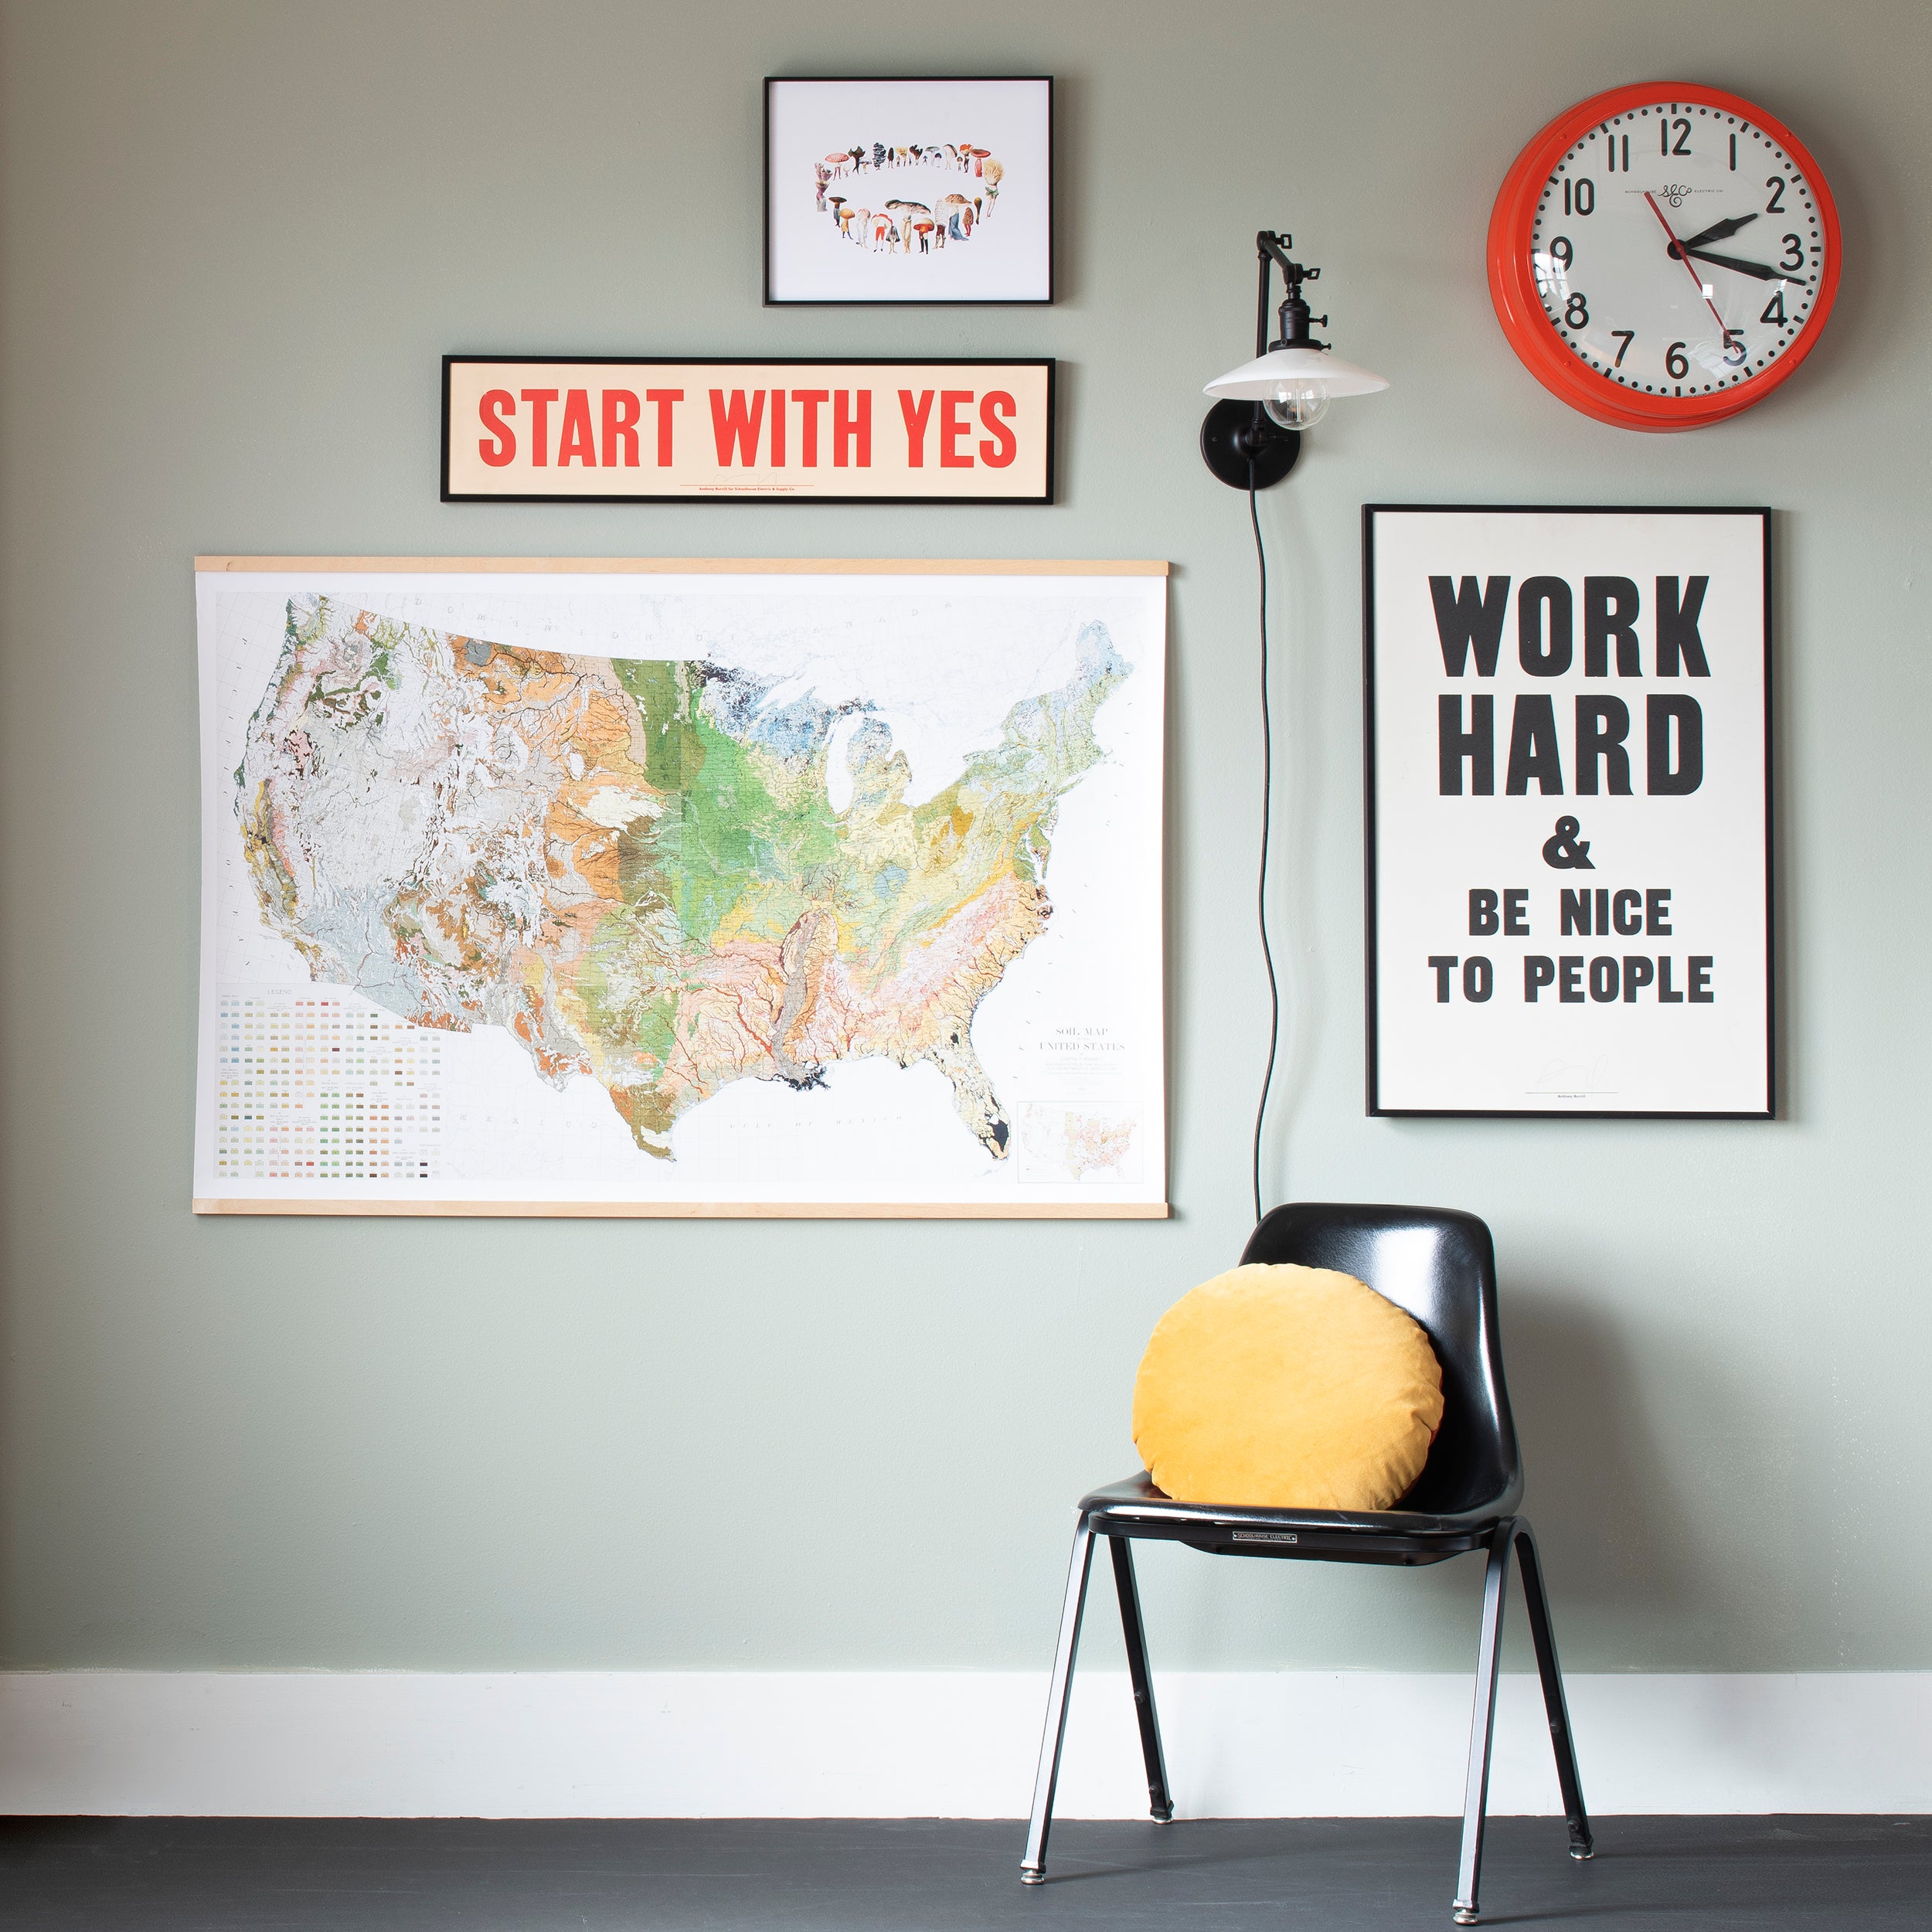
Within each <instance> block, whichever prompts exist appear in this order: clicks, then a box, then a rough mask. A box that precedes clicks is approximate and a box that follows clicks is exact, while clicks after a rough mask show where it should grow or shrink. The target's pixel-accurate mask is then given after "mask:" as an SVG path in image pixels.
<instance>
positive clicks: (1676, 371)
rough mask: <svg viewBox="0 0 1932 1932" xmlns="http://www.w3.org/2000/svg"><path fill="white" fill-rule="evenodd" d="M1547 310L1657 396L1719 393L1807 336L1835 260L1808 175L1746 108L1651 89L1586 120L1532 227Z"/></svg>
mask: <svg viewBox="0 0 1932 1932" xmlns="http://www.w3.org/2000/svg"><path fill="white" fill-rule="evenodd" d="M1530 237H1531V239H1530V249H1531V266H1532V269H1533V270H1534V272H1535V274H1536V291H1537V293H1538V294H1539V295H1540V296H1541V297H1542V298H1543V312H1544V313H1545V314H1546V315H1548V316H1549V319H1550V321H1551V322H1552V324H1553V325H1554V326H1555V328H1556V333H1557V336H1558V338H1559V339H1560V340H1561V341H1562V342H1563V343H1564V344H1565V345H1566V346H1567V347H1568V349H1570V352H1571V354H1573V355H1575V356H1577V358H1578V359H1580V361H1582V362H1584V363H1586V364H1587V365H1588V366H1590V368H1592V369H1596V370H1597V371H1598V372H1600V373H1601V374H1602V375H1604V376H1607V377H1608V378H1609V379H1611V381H1612V382H1614V383H1620V384H1621V385H1622V386H1623V387H1624V388H1625V389H1634V390H1635V391H1636V392H1637V393H1639V394H1640V395H1646V396H1687V397H1688V396H1711V395H1715V394H1716V393H1718V392H1719V391H1720V390H1723V389H1733V388H1736V387H1737V386H1740V385H1741V384H1743V383H1747V382H1749V381H1750V380H1751V379H1753V377H1756V376H1761V375H1763V374H1764V372H1765V371H1766V370H1767V369H1769V368H1770V366H1771V365H1772V363H1773V362H1775V361H1776V360H1777V358H1778V357H1779V356H1780V355H1783V354H1784V352H1786V351H1787V349H1790V348H1791V345H1793V344H1794V342H1796V341H1797V340H1798V336H1799V335H1800V333H1801V331H1802V330H1803V329H1804V325H1805V323H1806V322H1807V321H1808V320H1809V318H1810V317H1811V305H1812V304H1813V302H1814V301H1815V300H1816V298H1817V296H1818V287H1819V284H1820V278H1821V276H1822V275H1823V274H1824V270H1825V231H1824V229H1823V227H1822V226H1821V224H1820V222H1819V219H1818V203H1817V199H1816V196H1815V192H1814V190H1813V187H1812V184H1811V182H1809V181H1808V180H1806V179H1805V178H1804V175H1803V174H1802V173H1801V172H1800V171H1799V169H1798V165H1797V163H1796V162H1794V161H1793V159H1792V158H1791V155H1789V154H1787V152H1786V151H1785V150H1784V147H1783V146H1782V145H1781V144H1780V142H1779V141H1777V139H1776V138H1774V136H1772V135H1770V134H1766V133H1764V132H1763V131H1761V130H1760V129H1758V128H1754V127H1753V126H1752V125H1751V124H1750V122H1749V121H1747V120H1745V119H1743V117H1741V116H1739V115H1736V114H1726V113H1725V112H1724V111H1723V110H1721V109H1719V108H1716V107H1696V106H1693V105H1692V104H1689V103H1685V102H1668V101H1658V102H1655V103H1654V104H1651V106H1649V107H1638V108H1635V109H1633V110H1632V111H1631V112H1629V113H1628V114H1617V115H1614V116H1612V117H1611V118H1610V119H1608V120H1607V121H1604V122H1603V123H1602V124H1601V125H1600V126H1598V127H1597V128H1592V129H1591V131H1590V133H1589V134H1587V135H1585V136H1584V137H1583V138H1582V139H1581V140H1580V141H1577V143H1576V144H1575V145H1573V146H1572V148H1570V151H1569V152H1568V153H1567V154H1566V155H1564V156H1563V158H1562V160H1560V162H1558V163H1557V164H1556V168H1555V169H1554V170H1553V172H1552V173H1551V175H1550V176H1549V180H1548V181H1547V182H1545V183H1544V184H1543V190H1542V193H1541V196H1540V198H1539V201H1538V202H1537V206H1536V219H1535V221H1534V223H1532V226H1531V230H1530Z"/></svg>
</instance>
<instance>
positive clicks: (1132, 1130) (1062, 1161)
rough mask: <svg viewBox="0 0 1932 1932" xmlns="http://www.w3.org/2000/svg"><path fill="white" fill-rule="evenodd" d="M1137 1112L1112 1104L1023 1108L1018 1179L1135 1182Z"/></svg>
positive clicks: (1137, 1175) (1137, 1166) (1138, 1170)
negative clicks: (1110, 1106) (1113, 1106)
mask: <svg viewBox="0 0 1932 1932" xmlns="http://www.w3.org/2000/svg"><path fill="white" fill-rule="evenodd" d="M1139 1127H1140V1120H1139V1117H1138V1114H1133V1113H1129V1112H1127V1111H1123V1110H1121V1109H1118V1108H1105V1109H1081V1108H1077V1107H1028V1108H1027V1109H1026V1113H1025V1114H1024V1116H1023V1117H1022V1120H1021V1123H1020V1143H1019V1148H1020V1160H1021V1165H1022V1170H1023V1171H1022V1179H1026V1180H1028V1181H1032V1182H1046V1183H1051V1182H1068V1181H1071V1182H1075V1183H1076V1184H1080V1183H1083V1182H1089V1181H1137V1180H1138V1179H1140V1176H1141V1158H1140V1151H1139V1148H1138V1145H1137V1144H1136V1143H1137V1141H1138V1129H1139Z"/></svg>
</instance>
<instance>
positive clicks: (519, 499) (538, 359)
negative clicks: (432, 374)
mask: <svg viewBox="0 0 1932 1932" xmlns="http://www.w3.org/2000/svg"><path fill="white" fill-rule="evenodd" d="M467 362H502V363H514V362H535V363H542V364H546V365H553V366H568V367H571V368H606V369H608V368H613V367H617V368H641V367H663V366H689V365H690V364H692V363H702V364H703V365H706V366H715V367H717V368H719V369H734V368H746V367H757V368H765V369H873V368H877V367H879V366H880V365H882V364H885V363H890V364H891V365H893V366H894V367H902V368H906V369H922V368H945V369H957V368H962V367H970V368H974V369H1045V370H1046V478H1045V484H1044V487H1043V489H1042V490H1041V492H1040V493H1039V495H1020V496H976V495H937V494H935V495H930V496H923V495H922V496H832V495H823V496H821V495H812V496H801V497H785V496H771V495H761V494H759V493H757V492H750V491H747V492H743V493H742V494H740V493H736V492H717V493H716V494H713V495H702V496H699V495H691V494H689V492H675V493H667V492H635V493H631V494H625V495H619V494H617V493H616V492H604V491H601V490H599V491H586V492H565V491H546V492H543V493H541V494H537V493H529V492H526V493H512V492H508V491H495V490H491V491H481V492H454V491H452V490H451V488H450V430H451V423H450V376H451V370H452V369H454V368H455V367H456V366H457V365H458V364H461V363H467ZM1059 383H1060V365H1059V362H1058V361H1057V359H1056V358H1054V357H1053V356H1051V355H971V356H959V355H530V354H529V353H527V352H522V351H517V352H507V353H503V354H498V355H484V354H479V353H477V352H473V351H471V352H462V353H458V354H452V355H445V356H444V358H443V365H442V400H441V412H440V427H439V431H438V435H439V442H438V447H437V471H438V488H439V500H440V501H441V502H444V503H612V504H617V503H703V504H710V505H715V504H719V503H755V504H760V505H764V506H765V507H766V508H767V509H768V508H770V507H771V506H772V505H774V504H783V505H790V506H794V507H803V506H805V505H811V504H828V505H843V506H844V507H845V508H847V509H851V508H853V507H855V506H857V505H866V504H872V505H893V506H899V507H904V506H906V505H918V504H938V505H950V506H952V507H954V508H957V507H958V506H959V505H962V504H984V505H989V506H994V507H998V508H1002V509H1035V508H1041V507H1044V506H1046V505H1051V504H1053V502H1055V501H1056V492H1057V489H1058V484H1059V462H1060V408H1059Z"/></svg>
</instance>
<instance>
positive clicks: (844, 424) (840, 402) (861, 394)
mask: <svg viewBox="0 0 1932 1932" xmlns="http://www.w3.org/2000/svg"><path fill="white" fill-rule="evenodd" d="M857 394H858V398H859V400H858V403H857V405H856V407H857V410H858V413H857V414H856V415H851V414H849V413H847V412H848V410H849V409H850V408H851V407H852V406H853V405H852V396H853V392H852V390H851V389H841V390H839V392H838V394H837V395H836V396H834V397H833V399H832V468H834V469H836V470H842V469H843V468H845V458H846V456H847V454H848V452H849V450H850V448H851V446H852V444H854V443H856V444H858V446H859V468H861V469H862V470H869V469H870V468H872V391H871V390H870V389H860V390H859V391H858V392H857Z"/></svg>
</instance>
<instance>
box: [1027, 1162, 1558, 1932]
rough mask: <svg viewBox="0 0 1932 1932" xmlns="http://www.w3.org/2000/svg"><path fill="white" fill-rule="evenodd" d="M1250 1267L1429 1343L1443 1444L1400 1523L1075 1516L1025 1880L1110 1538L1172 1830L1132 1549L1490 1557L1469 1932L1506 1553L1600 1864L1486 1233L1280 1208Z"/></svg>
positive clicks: (1150, 1510)
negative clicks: (1394, 1314)
mask: <svg viewBox="0 0 1932 1932" xmlns="http://www.w3.org/2000/svg"><path fill="white" fill-rule="evenodd" d="M1241 1259H1242V1260H1243V1261H1270V1262H1281V1261H1294V1262H1300V1263H1301V1264H1303V1265H1304V1266H1305V1267H1317V1268H1338V1269H1339V1270H1342V1273H1344V1274H1352V1275H1354V1276H1355V1277H1356V1278H1357V1279H1358V1280H1359V1281H1366V1282H1367V1283H1368V1284H1369V1287H1372V1288H1373V1289H1374V1290H1375V1291H1376V1293H1377V1294H1383V1295H1386V1297H1387V1298H1388V1299H1389V1301H1393V1302H1395V1303H1396V1304H1397V1305H1398V1306H1399V1307H1401V1308H1406V1309H1407V1310H1408V1311H1409V1313H1410V1315H1413V1316H1414V1317H1415V1318H1416V1320H1417V1321H1419V1322H1420V1323H1421V1324H1422V1325H1423V1328H1426V1329H1427V1330H1428V1332H1429V1339H1430V1342H1433V1343H1434V1345H1435V1351H1436V1356H1437V1359H1438V1360H1439V1361H1440V1362H1441V1364H1442V1385H1443V1398H1444V1407H1443V1416H1442V1427H1441V1428H1440V1430H1439V1431H1438V1432H1437V1436H1436V1440H1435V1441H1434V1444H1432V1445H1431V1447H1430V1451H1429V1461H1428V1463H1427V1465H1426V1466H1425V1468H1423V1472H1422V1474H1421V1475H1420V1476H1419V1477H1418V1478H1417V1480H1416V1482H1415V1485H1414V1486H1413V1488H1411V1489H1410V1492H1409V1493H1408V1494H1407V1495H1406V1496H1404V1497H1403V1498H1402V1499H1401V1501H1400V1503H1399V1504H1398V1505H1396V1508H1394V1509H1385V1510H1376V1511H1366V1510H1364V1511H1359V1512H1355V1511H1345V1510H1329V1509H1237V1508H1228V1507H1224V1506H1220V1505H1215V1504H1212V1503H1195V1502H1175V1501H1173V1500H1172V1498H1170V1497H1168V1496H1167V1495H1164V1494H1163V1493H1162V1492H1161V1491H1160V1490H1158V1489H1157V1488H1155V1486H1154V1485H1153V1483H1152V1481H1151V1480H1150V1479H1149V1478H1148V1475H1147V1473H1146V1471H1145V1470H1143V1471H1141V1474H1140V1475H1138V1476H1133V1477H1130V1478H1128V1480H1127V1481H1125V1482H1117V1483H1114V1484H1111V1485H1109V1486H1108V1487H1107V1488H1104V1489H1096V1490H1094V1491H1092V1492H1090V1493H1089V1494H1088V1495H1085V1496H1083V1498H1081V1499H1080V1521H1079V1523H1078V1526H1077V1527H1076V1529H1075V1530H1074V1532H1073V1563H1072V1565H1071V1566H1070V1569H1069V1570H1068V1572H1067V1578H1066V1604H1065V1607H1063V1610H1062V1611H1061V1613H1060V1645H1059V1648H1058V1650H1057V1651H1056V1654H1055V1656H1054V1658H1053V1687H1052V1689H1051V1691H1050V1692H1049V1694H1048V1697H1047V1700H1046V1735H1045V1736H1043V1738H1042V1740H1041V1741H1040V1760H1039V1778H1038V1780H1037V1781H1036V1784H1035V1785H1034V1787H1033V1815H1032V1825H1031V1827H1030V1828H1029V1831H1028V1833H1027V1838H1026V1859H1025V1860H1024V1862H1022V1865H1021V1866H1020V1876H1021V1878H1022V1879H1023V1880H1024V1881H1025V1882H1026V1883H1027V1884H1029V1885H1039V1884H1041V1883H1043V1882H1044V1880H1045V1879H1046V1835H1047V1832H1048V1829H1049V1827H1050V1826H1051V1825H1052V1823H1053V1787H1054V1784H1055V1783H1056V1781H1057V1780H1058V1778H1059V1776H1060V1747H1061V1745H1062V1744H1063V1742H1064V1741H1065V1739H1066V1700H1067V1692H1068V1691H1069V1689H1070V1686H1071V1683H1072V1679H1073V1655H1074V1652H1075V1651H1076V1650H1077V1648H1078V1647H1079V1644H1080V1617H1081V1613H1082V1611H1083V1610H1084V1608H1085V1607H1086V1602H1087V1574H1088V1571H1089V1570H1090V1566H1091V1564H1092V1562H1093V1556H1094V1538H1095V1537H1096V1536H1104V1537H1105V1538H1107V1542H1108V1546H1109V1548H1110V1549H1111V1553H1112V1556H1113V1559H1114V1587H1115V1588H1116V1590H1117V1591H1118V1593H1119V1595H1120V1601H1121V1628H1122V1630H1123V1631H1124V1634H1125V1636H1126V1638H1127V1665H1128V1675H1129V1677H1130V1679H1131V1682H1132V1684H1133V1687H1134V1708H1135V1711H1136V1713H1137V1714H1138V1717H1139V1719H1140V1726H1141V1751H1142V1753H1143V1754H1144V1756H1145V1759H1146V1761H1147V1792H1148V1801H1149V1804H1150V1807H1151V1811H1152V1813H1153V1815H1154V1817H1155V1818H1156V1819H1157V1820H1158V1821H1160V1822H1161V1823H1162V1824H1165V1823H1166V1822H1167V1821H1168V1820H1169V1819H1171V1818H1172V1817H1173V1815H1174V1801H1173V1800H1172V1798H1170V1797H1169V1796H1168V1785H1167V1767H1166V1765H1165V1762H1164V1761H1163V1760H1162V1755H1161V1732H1160V1726H1159V1723H1158V1721H1157V1719H1156V1718H1155V1709H1154V1686H1153V1683H1152V1680H1151V1679H1150V1677H1149V1676H1148V1665H1147V1640H1146V1638H1145V1634H1143V1632H1142V1629H1141V1604H1140V1596H1139V1593H1138V1590H1136V1588H1135V1587H1134V1557H1133V1553H1132V1550H1131V1544H1132V1543H1133V1541H1134V1539H1136V1538H1137V1537H1138V1538H1146V1539H1152V1540H1157V1541H1160V1542H1164V1543H1186V1544H1187V1545H1189V1546H1190V1547H1191V1548H1192V1549H1199V1550H1205V1551H1206V1552H1207V1553H1209V1555H1211V1556H1275V1557H1287V1558H1294V1559H1300V1560H1303V1561H1308V1560H1314V1561H1315V1562H1318V1563H1391V1564H1401V1565H1411V1566H1412V1565H1415V1564H1418V1563H1441V1562H1443V1561H1444V1560H1445V1559H1447V1558H1448V1557H1451V1556H1461V1555H1464V1553H1467V1552H1470V1551H1474V1550H1481V1551H1482V1552H1484V1553H1485V1554H1486V1556H1487V1558H1488V1570H1487V1572H1486V1573H1485V1579H1484V1585H1483V1597H1482V1635H1481V1640H1480V1641H1479V1643H1478V1647H1477V1651H1476V1699H1475V1712H1474V1714H1473V1716H1472V1717H1471V1723H1470V1730H1469V1778H1468V1785H1467V1787H1466V1789H1465V1792H1464V1799H1463V1824H1462V1862H1461V1869H1460V1870H1459V1872H1458V1876H1457V1884H1456V1896H1455V1903H1454V1906H1453V1907H1452V1916H1453V1917H1454V1920H1455V1922H1456V1923H1457V1924H1458V1925H1474V1924H1475V1923H1476V1922H1477V1907H1476V1888H1477V1885H1478V1880H1479V1878H1480V1876H1481V1867H1482V1834H1483V1815H1484V1811H1485V1806H1486V1804H1487V1803H1488V1795H1489V1744H1490V1733H1491V1731H1492V1727H1493V1726H1494V1724H1495V1714H1496V1667H1497V1662H1498V1655H1499V1653H1500V1651H1501V1648H1502V1604H1503V1586H1504V1584H1505V1582H1506V1581H1507V1580H1508V1577H1509V1558H1510V1553H1511V1551H1512V1549H1513V1550H1514V1551H1515V1553H1516V1554H1517V1556H1518V1557H1519V1560H1520V1561H1521V1563H1522V1584H1523V1597H1524V1600H1525V1603H1526V1605H1527V1607H1528V1609H1529V1633H1530V1636H1531V1638H1532V1639H1533V1640H1534V1641H1535V1644H1536V1668H1537V1671H1538V1672H1539V1675H1541V1677H1542V1679H1543V1705H1544V1708H1545V1709H1546V1711H1547V1712H1548V1713H1549V1736H1550V1741H1551V1743H1553V1745H1554V1746H1555V1747H1556V1780H1557V1782H1558V1784H1560V1786H1561V1787H1562V1790H1563V1811H1564V1813H1565V1815H1566V1817H1567V1818H1568V1821H1569V1825H1570V1856H1571V1857H1572V1858H1573V1859H1587V1858H1588V1857H1589V1856H1590V1820H1589V1818H1588V1816H1587V1815H1586V1813H1585V1812H1584V1810H1583V1789H1582V1787H1581V1786H1580V1784H1579V1783H1578V1781H1577V1753H1576V1751H1575V1749H1574V1747H1573V1746H1572V1744H1571V1742H1570V1716H1569V1713H1568V1712H1567V1710H1566V1709H1565V1707H1564V1704H1563V1676H1562V1673H1561V1672H1560V1669H1559V1668H1558V1665H1557V1662H1556V1640H1555V1638H1554V1637H1553V1635H1552V1634H1551V1632H1550V1628H1549V1598H1548V1597H1547V1596H1546V1594H1545V1592H1544V1589H1543V1564H1542V1561H1541V1560H1540V1559H1539V1557H1538V1556H1537V1554H1536V1538H1535V1537H1534V1536H1532V1534H1531V1533H1530V1529H1529V1522H1528V1521H1527V1520H1526V1519H1525V1518H1523V1517H1522V1516H1521V1515H1519V1514H1518V1513H1517V1509H1516V1505H1517V1504H1518V1503H1519V1502H1520V1501H1521V1499H1522V1467H1521V1465H1520V1464H1519V1462H1518V1461H1517V1458H1516V1431H1515V1425H1514V1424H1513V1423H1512V1421H1511V1420H1510V1417H1509V1392H1508V1391H1507V1389H1505V1387H1504V1386H1503V1375H1502V1346H1501V1344H1500V1342H1499V1341H1498V1338H1497V1334H1496V1259H1495V1248H1494V1247H1493V1246H1492V1243H1491V1241H1490V1238H1489V1230H1488V1227H1487V1226H1485V1224H1484V1223H1482V1222H1481V1221H1479V1220H1478V1219H1477V1218H1476V1217H1475V1216H1474V1215H1473V1214H1460V1213H1455V1212H1454V1211H1453V1210H1452V1209H1444V1208H1412V1207H1379V1206H1370V1207H1359V1206H1337V1205H1334V1204H1332V1203H1326V1202H1309V1201H1303V1202H1294V1203H1291V1205H1289V1206H1286V1207H1278V1208H1276V1209H1274V1211H1273V1212H1272V1213H1270V1214H1268V1215H1267V1216H1266V1217H1265V1218H1264V1219H1263V1221H1262V1222H1261V1223H1260V1226H1258V1227H1257V1228H1256V1230H1254V1233H1253V1235H1252V1236H1250V1238H1249V1241H1248V1244H1247V1247H1246V1248H1245V1249H1244V1250H1243V1252H1242V1255H1241Z"/></svg>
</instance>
